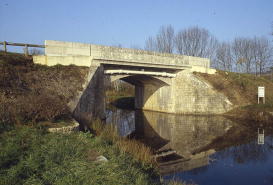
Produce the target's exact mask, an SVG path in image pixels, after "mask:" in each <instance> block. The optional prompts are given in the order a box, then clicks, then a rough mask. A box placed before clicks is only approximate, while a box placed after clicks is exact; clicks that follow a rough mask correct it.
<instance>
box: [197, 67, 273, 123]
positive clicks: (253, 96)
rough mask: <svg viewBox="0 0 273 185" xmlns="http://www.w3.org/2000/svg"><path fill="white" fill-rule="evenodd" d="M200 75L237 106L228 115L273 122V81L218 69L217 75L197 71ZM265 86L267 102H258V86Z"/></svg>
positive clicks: (260, 121)
mask: <svg viewBox="0 0 273 185" xmlns="http://www.w3.org/2000/svg"><path fill="white" fill-rule="evenodd" d="M196 75H197V76H198V77H200V78H201V79H202V80H204V81H206V82H207V83H209V84H210V85H212V86H213V87H214V88H215V89H216V90H217V91H219V92H221V93H223V94H224V95H225V96H226V97H227V98H228V99H229V100H230V101H231V102H232V103H233V105H234V106H235V109H233V110H231V111H230V112H228V113H227V114H226V115H227V116H230V117H231V118H234V119H236V120H240V121H243V122H246V123H251V124H255V123H256V124H272V123H273V115H272V114H271V113H270V112H273V81H272V80H270V79H266V78H263V77H256V76H253V75H249V74H238V73H232V72H226V71H219V70H218V71H217V73H216V74H215V75H208V74H202V73H196ZM259 86H263V87H265V104H263V103H262V98H260V104H258V87H259Z"/></svg>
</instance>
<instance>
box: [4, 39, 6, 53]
mask: <svg viewBox="0 0 273 185" xmlns="http://www.w3.org/2000/svg"><path fill="white" fill-rule="evenodd" d="M4 52H7V43H6V41H4Z"/></svg>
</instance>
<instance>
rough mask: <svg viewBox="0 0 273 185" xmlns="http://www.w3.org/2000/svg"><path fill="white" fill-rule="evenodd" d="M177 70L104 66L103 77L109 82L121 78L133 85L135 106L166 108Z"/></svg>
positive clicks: (140, 107)
mask: <svg viewBox="0 0 273 185" xmlns="http://www.w3.org/2000/svg"><path fill="white" fill-rule="evenodd" d="M177 72H178V71H177V70H174V69H160V68H139V67H124V66H123V67H113V66H110V67H109V66H105V67H104V75H105V78H109V80H110V81H111V82H113V81H116V80H123V81H125V82H127V83H130V84H131V85H134V86H135V108H139V109H146V110H156V111H158V110H159V109H167V101H166V100H168V99H169V98H171V97H170V96H171V93H170V89H171V85H172V79H173V78H175V77H176V73H177Z"/></svg>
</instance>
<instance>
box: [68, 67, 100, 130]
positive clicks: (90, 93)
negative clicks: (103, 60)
mask: <svg viewBox="0 0 273 185" xmlns="http://www.w3.org/2000/svg"><path fill="white" fill-rule="evenodd" d="M103 70H104V68H103V66H102V65H100V64H99V63H96V62H94V63H93V64H92V65H91V66H90V68H89V73H88V76H87V77H86V80H85V84H84V85H83V91H81V92H78V96H77V97H76V98H75V99H74V100H73V101H71V102H70V104H69V107H70V109H71V111H72V112H73V117H74V118H75V119H76V120H77V121H79V122H80V123H82V126H87V127H88V126H89V123H90V121H92V120H94V119H97V118H100V119H103V118H105V113H104V112H105V87H104V77H103Z"/></svg>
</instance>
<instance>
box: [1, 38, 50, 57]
mask: <svg viewBox="0 0 273 185" xmlns="http://www.w3.org/2000/svg"><path fill="white" fill-rule="evenodd" d="M0 45H4V52H7V45H10V46H25V56H28V47H35V48H45V45H37V44H25V43H13V42H6V41H4V42H0Z"/></svg>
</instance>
